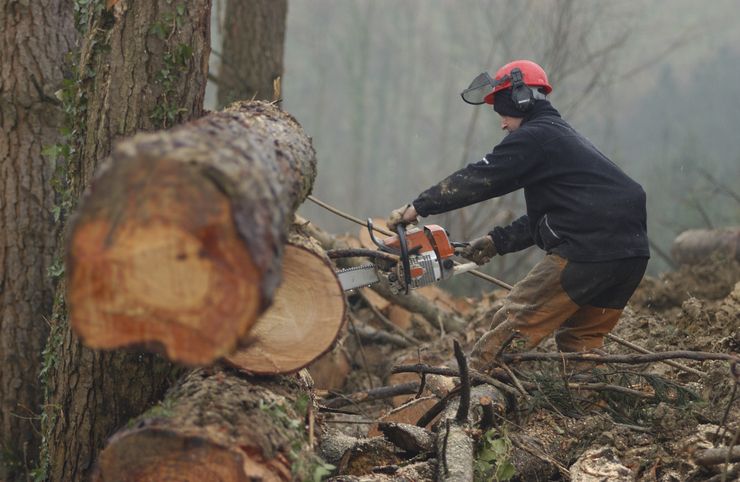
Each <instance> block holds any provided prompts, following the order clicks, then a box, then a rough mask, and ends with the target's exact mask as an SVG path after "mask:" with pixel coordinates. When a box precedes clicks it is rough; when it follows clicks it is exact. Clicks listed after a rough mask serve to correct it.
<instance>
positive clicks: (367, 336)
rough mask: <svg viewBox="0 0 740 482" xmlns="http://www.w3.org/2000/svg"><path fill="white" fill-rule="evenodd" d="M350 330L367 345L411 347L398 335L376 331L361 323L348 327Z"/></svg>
mask: <svg viewBox="0 0 740 482" xmlns="http://www.w3.org/2000/svg"><path fill="white" fill-rule="evenodd" d="M350 329H351V330H352V331H355V332H356V333H357V335H358V336H359V337H360V339H362V340H364V341H366V342H368V343H386V344H389V345H395V346H397V347H400V348H408V347H410V346H411V343H410V342H409V341H408V340H406V339H405V338H404V337H402V336H400V335H395V334H393V333H388V332H387V331H382V330H376V329H375V328H373V327H371V326H367V325H365V324H363V323H353V324H351V325H350Z"/></svg>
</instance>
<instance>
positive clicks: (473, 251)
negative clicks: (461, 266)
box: [458, 234, 498, 265]
mask: <svg viewBox="0 0 740 482" xmlns="http://www.w3.org/2000/svg"><path fill="white" fill-rule="evenodd" d="M458 254H459V255H460V256H462V257H463V258H466V259H469V260H470V261H475V263H476V264H478V265H482V264H486V263H488V262H489V261H491V258H493V257H494V256H496V255H497V254H498V251H496V245H495V244H494V243H493V238H491V236H489V235H487V234H486V235H485V236H481V237H480V238H475V239H474V240H472V241H471V242H470V243H469V244H468V245H467V246H465V247H464V248H462V249H461V250H460V251H459V253H458Z"/></svg>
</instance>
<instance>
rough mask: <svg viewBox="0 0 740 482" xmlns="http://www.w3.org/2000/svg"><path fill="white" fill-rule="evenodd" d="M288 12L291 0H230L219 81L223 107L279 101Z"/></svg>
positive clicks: (225, 15)
mask: <svg viewBox="0 0 740 482" xmlns="http://www.w3.org/2000/svg"><path fill="white" fill-rule="evenodd" d="M287 12H288V2H287V0H226V5H225V12H224V16H223V20H222V22H221V25H222V30H223V37H222V38H223V42H222V47H221V53H220V60H221V65H220V68H219V71H218V77H217V78H216V79H215V80H216V82H217V84H218V95H217V97H218V99H217V101H218V105H219V107H223V106H225V105H227V104H229V103H231V102H233V101H235V100H242V99H260V100H277V99H273V95H274V90H275V89H276V88H279V85H278V84H277V83H279V79H280V77H281V76H282V75H283V45H284V43H285V19H286V16H287ZM278 94H279V93H278Z"/></svg>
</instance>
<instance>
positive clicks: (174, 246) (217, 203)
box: [67, 160, 261, 365]
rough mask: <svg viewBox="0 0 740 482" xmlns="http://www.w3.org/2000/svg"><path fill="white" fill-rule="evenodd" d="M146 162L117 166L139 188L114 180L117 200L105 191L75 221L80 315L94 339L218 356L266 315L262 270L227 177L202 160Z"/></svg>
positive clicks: (74, 317) (79, 327)
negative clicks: (223, 183)
mask: <svg viewBox="0 0 740 482" xmlns="http://www.w3.org/2000/svg"><path fill="white" fill-rule="evenodd" d="M145 162H146V160H142V161H139V162H134V163H129V165H128V166H127V167H126V168H125V169H122V170H120V171H119V173H118V174H119V175H118V176H116V179H115V182H117V183H124V184H125V185H127V186H134V189H131V190H128V191H126V192H125V193H123V192H121V190H120V189H116V188H115V187H111V188H110V192H111V193H112V196H111V197H112V198H113V199H112V200H111V203H110V204H104V202H105V198H98V199H101V201H99V202H98V205H96V206H94V208H95V209H88V211H87V212H86V214H85V215H84V216H82V217H81V218H80V219H79V221H78V223H77V226H76V227H75V230H74V231H73V235H72V239H71V242H70V249H69V260H68V267H69V269H70V278H69V279H70V282H69V286H68V295H67V298H68V302H69V307H70V316H71V323H72V326H73V328H74V329H75V331H76V332H77V334H78V335H79V336H80V337H81V338H82V339H83V340H84V342H85V343H86V344H87V345H88V346H90V347H92V348H102V349H113V348H119V347H125V346H131V345H148V346H159V347H161V351H164V352H165V353H166V355H167V357H168V358H170V359H171V360H173V361H178V362H181V363H185V364H189V365H199V364H206V363H210V362H212V361H213V360H214V359H216V358H218V357H220V356H222V355H224V354H226V353H229V352H230V351H231V350H232V349H233V348H234V346H235V344H236V340H237V339H238V337H239V336H241V335H243V334H244V333H246V331H247V330H248V329H249V328H250V326H251V325H252V324H253V323H254V320H255V319H256V318H257V315H258V312H259V310H260V305H261V300H260V296H261V295H260V293H259V289H258V286H259V279H260V273H259V272H258V270H257V268H256V266H255V263H254V262H253V261H252V257H251V255H250V253H249V252H248V250H247V248H246V246H245V244H244V242H243V241H242V240H241V239H240V238H239V236H238V234H237V232H236V229H235V227H234V223H233V220H232V211H231V205H230V202H229V199H228V197H227V196H226V195H225V194H224V193H223V192H221V191H220V190H219V189H218V187H217V186H215V185H214V184H213V183H212V182H210V181H209V180H208V178H207V177H205V176H203V174H202V173H201V172H200V171H199V170H198V169H197V168H196V167H195V166H190V165H186V164H184V163H182V162H179V161H166V160H165V161H160V162H158V163H156V168H155V171H154V172H153V171H152V169H150V168H149V169H148V168H147V166H146V165H145ZM121 171H122V172H121ZM109 177H111V176H109ZM122 177H123V178H122ZM108 182H113V179H110V180H109V181H108ZM105 187H106V186H105V183H103V185H102V186H100V188H102V189H105ZM116 196H118V199H116ZM121 197H124V198H123V199H121ZM152 320H157V321H158V322H157V323H153V322H152Z"/></svg>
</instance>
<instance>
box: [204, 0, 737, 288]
mask: <svg viewBox="0 0 740 482" xmlns="http://www.w3.org/2000/svg"><path fill="white" fill-rule="evenodd" d="M214 13H216V14H215V15H214V16H213V21H214V24H213V25H214V28H213V32H212V33H213V35H214V42H213V45H214V49H215V50H216V51H217V50H218V47H217V45H219V42H218V40H219V26H218V24H217V20H218V13H221V14H223V8H220V7H219V4H218V2H217V3H216V6H215V12H214ZM317 26H320V27H318V28H317ZM738 45H740V17H739V16H738V13H737V3H736V2H734V1H732V0H729V1H726V0H719V1H714V2H712V3H711V4H709V5H704V4H702V5H700V4H697V3H696V2H690V1H685V0H662V1H661V0H649V1H642V0H635V1H630V2H610V1H522V2H506V1H497V0H459V1H455V2H451V1H444V0H405V1H403V2H398V1H393V0H379V1H378V0H357V1H343V0H293V1H291V2H290V3H289V7H288V17H287V31H286V41H285V65H284V82H283V98H284V104H283V105H284V108H285V109H286V110H288V111H289V112H291V113H292V114H294V115H295V116H296V117H297V118H298V119H299V121H300V122H301V123H302V124H303V125H304V127H305V129H306V130H307V132H309V134H310V135H311V136H313V138H314V143H315V146H316V149H317V152H318V157H319V166H320V167H319V175H318V179H317V182H316V185H315V188H314V194H315V195H316V196H317V197H319V198H320V199H322V200H324V201H326V202H329V203H331V204H333V205H335V206H337V207H339V208H341V209H344V210H345V211H347V212H350V213H352V214H354V215H355V216H358V217H360V218H366V217H369V216H373V217H384V216H386V215H387V213H388V212H389V211H390V210H391V209H393V208H395V207H397V206H398V205H401V204H402V203H405V202H408V201H411V200H412V199H413V198H414V197H415V196H416V195H417V194H418V193H419V192H421V191H422V190H423V189H426V188H427V187H429V186H430V185H431V184H433V183H435V182H437V181H439V180H441V179H442V178H443V177H445V176H447V175H448V174H449V173H451V172H452V171H454V170H456V169H458V168H460V167H462V166H463V165H465V164H466V163H468V162H472V161H476V160H478V159H479V158H480V157H482V155H483V154H485V153H486V152H488V151H490V149H491V148H492V147H493V146H494V145H495V144H496V143H497V142H498V141H499V140H500V139H501V138H502V136H503V133H502V132H501V131H500V130H499V127H498V115H497V114H496V113H495V112H493V111H492V110H491V109H487V108H485V107H478V108H475V107H472V106H469V105H467V104H465V103H464V102H462V100H461V99H460V97H459V92H460V91H461V90H462V89H463V88H464V87H466V86H467V85H468V83H469V81H470V80H471V79H472V78H473V77H474V76H475V75H477V74H478V73H480V72H481V71H484V70H489V71H491V72H494V71H495V69H496V68H498V66H500V65H502V64H503V63H505V62H507V61H509V60H511V59H515V58H530V59H532V60H535V61H537V62H539V63H540V64H541V65H543V66H544V68H545V70H546V72H548V75H549V77H550V81H551V83H552V85H553V86H554V91H553V93H552V94H551V96H550V98H551V100H552V102H553V104H554V105H555V106H556V107H557V108H558V109H559V110H560V111H561V113H562V114H563V115H564V117H565V118H566V119H567V120H568V121H569V122H571V124H572V125H573V126H574V127H575V128H576V129H578V130H580V131H581V132H583V133H584V134H585V135H586V136H588V137H589V138H590V139H591V140H592V141H593V142H594V143H595V144H596V146H598V147H599V148H600V149H601V150H602V151H603V152H604V153H605V154H606V155H607V156H609V157H610V158H611V159H612V160H614V161H615V162H616V163H617V164H618V165H620V166H621V167H622V168H623V169H624V170H625V171H626V172H627V173H628V174H629V175H631V176H632V177H634V178H635V179H636V180H638V181H639V182H640V183H641V184H642V185H643V186H644V187H645V189H646V191H647V193H648V228H649V234H650V237H651V240H652V243H653V257H652V259H651V263H650V266H649V273H651V274H653V275H655V274H657V273H659V272H662V271H665V270H666V269H668V268H669V267H670V266H669V264H668V261H667V259H666V256H664V255H667V254H668V253H669V251H670V247H671V243H672V241H673V239H674V238H675V236H676V235H677V234H678V233H680V232H681V231H683V230H685V229H689V228H698V227H721V226H727V225H736V224H737V223H738V221H739V220H740V203H738V202H737V199H734V200H733V199H732V197H731V196H732V195H734V196H737V187H736V186H737V185H738V184H740V138H738V136H737V135H735V131H736V129H737V126H738V124H740V82H737V79H738V77H739V76H740V47H738ZM217 54H218V52H216V55H213V56H212V62H213V63H216V62H217V61H218V57H217ZM210 87H215V86H213V85H212V84H211V86H210ZM213 91H214V90H213V89H211V90H207V97H206V103H207V105H208V103H209V102H214V100H215V99H214V96H213V94H212V92H213ZM209 92H210V93H211V95H209ZM213 105H214V104H211V106H213ZM523 209H524V208H523V199H522V198H521V193H518V194H517V193H515V194H512V195H510V196H508V197H507V198H504V199H499V200H494V201H490V202H488V203H485V205H482V206H481V207H471V208H468V209H466V210H463V211H458V212H455V213H452V214H450V215H446V216H438V217H432V218H430V219H429V220H427V221H426V222H437V223H440V224H442V225H443V226H445V227H446V228H447V229H448V230H449V231H450V232H451V234H452V236H453V238H454V239H469V238H472V237H475V236H478V235H480V234H482V233H483V232H485V231H487V230H489V229H490V228H492V227H493V226H494V225H496V223H506V222H508V221H509V220H511V219H512V218H515V217H518V216H519V215H520V214H521V213H522V212H523ZM302 213H303V214H304V215H305V216H306V217H308V218H310V219H312V220H314V221H316V222H317V223H319V225H321V226H324V227H325V228H326V229H328V230H330V231H334V232H342V231H351V232H356V229H358V228H357V227H356V226H353V225H349V224H348V223H347V222H346V221H344V220H342V219H340V218H338V217H336V216H334V215H333V214H330V213H327V212H325V211H323V210H322V209H321V208H318V207H316V206H313V205H311V204H310V203H307V204H306V205H305V206H304V207H303V208H302ZM538 256H539V251H538V250H537V249H536V248H532V249H530V250H529V251H528V252H525V253H523V254H518V255H511V256H507V257H504V258H499V259H497V260H495V261H494V262H492V263H490V266H489V267H488V270H489V271H490V272H491V273H497V274H498V275H500V276H503V277H504V278H505V279H507V281H509V282H513V281H516V280H517V279H518V278H519V277H520V276H521V275H523V273H525V272H526V271H527V270H528V268H529V267H530V265H531V264H532V263H533V262H534V261H536V259H538ZM465 278H468V277H465ZM455 282H457V283H460V282H462V283H464V284H466V286H464V287H461V288H458V289H456V291H461V292H466V294H472V293H467V291H469V286H468V285H467V283H470V282H471V281H469V278H468V279H466V280H455ZM484 286H485V285H481V286H480V287H481V288H482V287H484Z"/></svg>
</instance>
